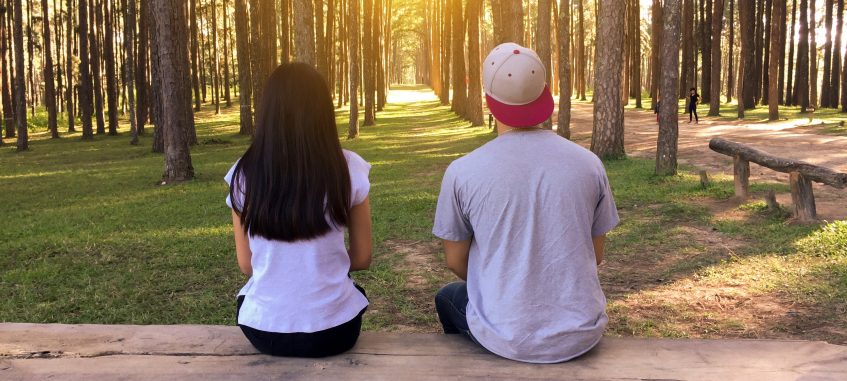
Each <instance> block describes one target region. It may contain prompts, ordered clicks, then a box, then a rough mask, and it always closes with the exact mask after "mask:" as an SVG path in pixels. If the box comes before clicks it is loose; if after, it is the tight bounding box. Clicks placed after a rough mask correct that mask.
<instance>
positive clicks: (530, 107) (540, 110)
mask: <svg viewBox="0 0 847 381" xmlns="http://www.w3.org/2000/svg"><path fill="white" fill-rule="evenodd" d="M485 103H487V104H488V110H489V111H491V114H492V115H494V117H495V118H497V120H499V121H501V122H503V123H504V124H506V125H508V126H511V127H534V126H537V125H539V124H541V123H542V122H544V121H545V120H547V119H548V118H550V116H551V115H553V94H551V93H550V88H549V87H548V86H544V91H542V92H541V95H539V96H538V98H537V99H536V100H534V101H532V102H530V103H527V104H525V105H507V104H505V103H501V102H498V101H497V100H496V99H494V98H492V97H490V96H488V94H486V95H485Z"/></svg>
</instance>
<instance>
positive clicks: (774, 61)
mask: <svg viewBox="0 0 847 381" xmlns="http://www.w3.org/2000/svg"><path fill="white" fill-rule="evenodd" d="M772 1H773V13H772V16H771V18H772V21H773V22H772V23H771V24H770V28H771V30H770V35H771V41H770V42H771V46H770V56H771V57H770V61H768V71H769V72H770V73H769V75H768V79H769V80H770V84H769V85H768V92H769V94H768V120H772V121H773V120H778V119H779V86H777V83H776V82H777V80H778V79H779V55H780V53H781V46H780V42H779V38H776V37H777V36H780V35H782V28H783V26H784V25H785V23H784V22H783V20H785V0H772Z"/></svg>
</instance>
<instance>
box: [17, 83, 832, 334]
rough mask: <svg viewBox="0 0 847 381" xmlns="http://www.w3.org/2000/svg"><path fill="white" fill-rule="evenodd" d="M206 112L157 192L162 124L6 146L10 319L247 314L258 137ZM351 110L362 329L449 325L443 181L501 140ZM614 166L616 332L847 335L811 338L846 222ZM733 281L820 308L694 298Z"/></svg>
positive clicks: (608, 284) (610, 259)
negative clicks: (236, 203) (359, 182)
mask: <svg viewBox="0 0 847 381" xmlns="http://www.w3.org/2000/svg"><path fill="white" fill-rule="evenodd" d="M417 91H419V92H420V93H421V94H424V93H426V92H427V90H425V89H418V90H417ZM646 107H649V106H646ZM209 110H210V107H209V105H205V106H204V111H202V112H201V113H199V114H198V115H197V120H198V123H197V132H198V140H199V142H200V144H199V145H197V146H195V147H192V160H193V164H194V168H195V172H196V175H197V177H196V179H195V180H194V181H190V182H187V183H183V184H178V185H174V186H165V187H162V186H159V185H157V184H158V180H159V179H160V177H161V172H162V157H161V155H159V154H154V153H152V152H151V151H150V146H151V130H150V129H149V128H148V134H147V135H145V136H142V137H141V143H140V145H138V146H131V145H129V144H128V141H129V136H128V133H127V129H126V126H123V125H122V126H121V127H122V128H121V133H120V135H119V136H114V137H113V136H96V137H95V140H94V141H89V142H86V141H81V140H80V139H79V134H72V135H68V134H63V135H62V139H59V140H51V139H49V135H47V134H46V133H45V132H44V129H43V127H35V128H33V140H32V142H31V150H30V151H28V152H22V153H17V152H15V151H14V146H13V145H11V144H7V145H6V146H3V147H1V148H0V194H2V195H3V200H4V202H3V203H2V204H0V221H2V224H3V226H2V228H0V243H2V245H0V293H2V294H4V295H6V298H3V300H2V301H0V321H27V322H63V323H121V324H177V323H180V324H185V323H196V324H232V323H233V319H234V307H235V304H234V296H235V293H236V292H237V290H238V289H239V287H240V286H241V285H242V284H243V283H244V281H245V278H244V276H243V275H241V274H240V273H239V271H238V270H237V266H236V264H235V254H234V244H233V240H232V236H231V229H232V228H231V221H230V214H229V210H228V209H227V207H226V205H225V203H224V198H225V196H226V192H227V187H226V184H225V183H224V182H223V180H222V178H223V175H224V174H225V173H226V171H227V170H228V169H229V167H230V166H231V165H232V163H233V162H234V161H235V160H236V159H237V158H238V157H239V156H240V155H241V154H242V153H243V152H244V150H245V148H246V146H247V144H248V139H247V138H245V137H242V136H238V135H237V131H238V122H237V118H238V115H237V108H235V107H233V108H230V109H224V113H223V115H220V116H215V115H213V114H212V113H211V112H210V111H209ZM337 116H338V122H339V136H340V137H342V141H343V145H344V147H345V148H348V149H351V150H353V151H356V152H358V153H359V154H360V155H362V156H363V157H364V158H365V159H366V160H368V161H369V162H371V163H372V164H373V168H372V171H371V182H372V192H371V204H372V208H373V221H374V244H375V260H374V263H373V266H372V268H371V270H369V271H365V272H360V273H357V274H355V275H354V277H355V279H356V280H357V281H358V282H359V283H360V284H362V285H363V286H364V287H365V289H366V290H367V291H368V294H369V296H370V297H371V301H372V304H371V308H370V309H369V312H368V314H366V319H365V329H369V330H424V331H435V330H437V326H438V325H437V321H436V318H435V313H434V309H433V307H432V295H433V294H434V292H435V291H436V290H437V288H438V287H439V286H440V285H442V284H444V283H445V282H447V281H449V280H451V279H453V277H452V275H450V274H449V272H448V271H447V270H446V269H445V268H444V267H443V265H442V264H441V258H442V257H441V254H440V253H439V250H438V245H437V243H436V242H435V239H434V237H432V235H431V233H430V229H431V223H432V217H433V213H434V207H435V203H436V199H437V194H438V190H439V185H440V181H441V176H442V174H443V171H444V169H445V168H446V166H447V165H448V164H449V163H450V162H451V161H452V160H454V159H456V158H458V157H460V156H462V155H464V154H465V153H467V152H469V151H471V150H473V149H475V148H476V147H478V146H480V145H482V144H484V143H485V142H487V141H488V140H490V139H492V138H493V137H494V135H493V134H492V133H490V132H489V130H487V129H485V128H474V127H469V126H468V123H466V122H464V121H462V120H460V119H458V118H457V117H455V116H454V115H453V114H452V113H450V112H449V108H448V107H446V106H440V105H439V104H438V103H437V101H434V100H433V101H430V100H426V101H417V102H415V103H409V104H393V105H392V104H389V105H388V106H387V107H386V109H385V111H383V112H380V113H379V114H378V123H377V125H376V126H368V127H364V126H363V127H362V130H361V135H360V138H358V139H355V140H346V139H343V137H344V136H346V130H345V129H346V120H347V117H348V116H347V113H346V111H344V110H340V111H339V112H338V115H337ZM34 120H35V121H36V122H38V119H37V118H36V119H34ZM61 125H62V124H60V126H61ZM62 129H64V128H62ZM6 143H11V140H8V139H7V140H6ZM606 166H607V170H608V174H609V178H610V180H611V183H612V187H613V190H614V193H615V198H616V200H617V204H618V207H619V209H620V213H621V217H622V222H621V224H620V226H619V227H618V228H617V229H615V230H614V231H613V232H612V233H611V234H610V235H609V245H608V254H607V260H606V263H605V264H604V265H603V267H601V270H600V273H601V278H602V281H603V284H604V288H605V289H606V292H607V295H608V297H609V314H610V317H611V319H612V320H611V324H610V331H609V332H610V334H613V335H644V336H664V337H697V336H709V337H728V336H729V337H732V336H756V335H758V336H764V337H768V336H772V337H779V336H780V335H788V336H789V337H800V338H803V337H814V338H818V337H821V338H824V339H827V340H830V341H835V342H844V341H845V340H847V338H845V337H844V335H843V334H828V333H827V334H820V335H822V336H820V335H819V332H820V331H813V332H818V333H815V334H814V335H813V334H809V333H805V332H806V331H807V330H804V329H805V328H809V327H812V325H813V322H815V324H824V325H832V326H838V324H841V325H842V326H843V323H847V318H844V316H847V314H845V313H843V312H844V311H843V310H844V308H843V307H842V308H840V309H839V307H837V306H838V300H841V301H843V300H844V298H845V297H847V254H845V245H847V244H846V243H845V242H847V238H845V236H847V228H845V226H847V225H845V224H844V221H840V222H833V223H831V224H829V225H825V226H818V225H811V226H810V225H795V224H792V223H790V222H789V221H787V220H786V219H785V217H784V215H781V214H773V213H770V214H769V213H768V212H767V211H766V209H765V208H764V207H763V204H761V203H757V202H754V203H750V204H744V205H740V206H738V207H733V208H730V210H731V211H733V213H734V215H735V216H734V217H726V216H723V215H720V214H717V213H715V212H714V211H713V210H712V208H711V207H710V206H709V205H710V203H724V202H730V201H729V199H730V197H731V196H732V194H733V185H732V179H731V177H729V176H727V175H724V174H715V175H714V176H713V177H712V183H711V185H710V186H709V187H707V188H705V189H704V188H702V187H701V186H700V182H699V177H698V176H697V174H696V170H695V169H694V168H689V167H682V168H681V171H680V174H679V175H677V176H671V177H656V176H654V175H653V174H652V172H653V162H652V161H650V160H642V159H625V160H616V161H607V162H606ZM766 189H775V190H776V191H777V192H786V191H787V188H786V186H785V185H784V184H775V183H764V184H762V183H757V184H752V186H751V192H752V193H753V194H762V193H764V192H765V190H766ZM727 248H728V249H727ZM408 252H414V253H416V254H419V255H420V258H424V259H423V261H420V260H418V261H414V260H410V258H409V254H408ZM420 258H418V259H420ZM731 285H732V286H731ZM730 286H731V287H736V288H738V289H739V290H740V291H738V292H741V291H743V293H744V294H745V295H749V296H750V298H755V300H760V299H762V298H777V299H778V300H780V303H785V304H791V303H795V304H798V305H802V306H805V308H806V309H805V310H804V311H806V312H808V319H805V320H803V324H799V325H797V326H796V327H799V328H796V327H795V326H792V325H787V323H785V324H783V323H784V322H781V321H778V323H779V324H774V325H756V324H754V323H755V322H751V320H750V319H748V318H746V317H745V316H746V315H744V316H740V315H738V314H736V313H729V312H727V311H724V310H720V309H719V308H716V307H715V308H712V307H708V308H706V309H705V310H704V309H701V308H699V307H697V306H696V305H695V304H693V301H692V300H691V297H687V298H680V297H679V295H683V296H686V295H687V294H691V295H697V294H698V293H705V292H707V291H709V290H712V289H715V288H726V287H730ZM839 298H841V299H839ZM804 313H805V312H804ZM839 313H840V315H839ZM804 316H805V315H804ZM839 316H841V317H839ZM780 324H781V325H780ZM804 324H805V325H804ZM786 327H788V328H786ZM791 327H795V328H791ZM812 328H814V327H812ZM739 332H740V333H739ZM750 332H754V333H755V335H753V334H750ZM786 332H788V333H787V334H786ZM815 335H819V336H815ZM758 336H756V337H758Z"/></svg>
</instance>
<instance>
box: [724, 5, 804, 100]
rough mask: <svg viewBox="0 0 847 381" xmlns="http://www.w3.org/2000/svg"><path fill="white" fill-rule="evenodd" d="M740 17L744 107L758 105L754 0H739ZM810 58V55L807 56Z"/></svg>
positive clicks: (742, 98) (741, 95) (741, 79)
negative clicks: (756, 97) (756, 98)
mask: <svg viewBox="0 0 847 381" xmlns="http://www.w3.org/2000/svg"><path fill="white" fill-rule="evenodd" d="M738 12H739V13H738V16H739V17H738V18H739V19H740V21H741V54H740V57H741V58H742V59H743V62H742V65H743V66H744V70H743V71H744V78H740V77H739V78H738V80H740V81H742V82H743V85H742V86H741V88H742V90H743V91H742V93H741V94H739V96H740V97H741V103H739V104H743V107H744V109H747V110H749V109H753V108H755V107H756V100H755V96H756V52H755V49H756V45H755V39H754V38H753V37H754V33H755V26H756V21H755V18H754V16H755V4H754V0H738ZM806 57H807V58H808V55H807V56H806Z"/></svg>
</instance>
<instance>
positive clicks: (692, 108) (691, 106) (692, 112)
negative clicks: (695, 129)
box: [688, 87, 700, 124]
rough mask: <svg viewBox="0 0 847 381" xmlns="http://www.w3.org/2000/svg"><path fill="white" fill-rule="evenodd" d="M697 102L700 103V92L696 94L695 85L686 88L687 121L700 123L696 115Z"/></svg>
mask: <svg viewBox="0 0 847 381" xmlns="http://www.w3.org/2000/svg"><path fill="white" fill-rule="evenodd" d="M698 104H700V94H697V88H696V87H692V88H691V89H689V90H688V123H691V121H692V120H693V121H694V123H696V124H700V118H699V117H697V105H698Z"/></svg>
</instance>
